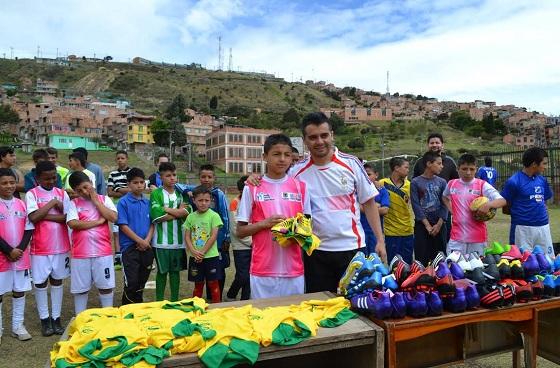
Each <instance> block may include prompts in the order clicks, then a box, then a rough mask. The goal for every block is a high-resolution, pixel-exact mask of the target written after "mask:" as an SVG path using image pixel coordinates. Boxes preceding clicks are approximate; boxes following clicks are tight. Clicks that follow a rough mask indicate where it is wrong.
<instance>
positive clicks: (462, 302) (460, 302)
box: [443, 288, 467, 313]
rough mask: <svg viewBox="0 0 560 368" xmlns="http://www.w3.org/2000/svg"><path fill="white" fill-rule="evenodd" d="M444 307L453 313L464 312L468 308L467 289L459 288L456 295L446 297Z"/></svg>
mask: <svg viewBox="0 0 560 368" xmlns="http://www.w3.org/2000/svg"><path fill="white" fill-rule="evenodd" d="M443 305H444V307H445V309H446V310H447V311H449V312H453V313H462V312H464V311H465V310H466V309H467V299H466V298H465V289H463V288H457V290H456V291H455V296H453V297H451V298H445V299H444V304H443Z"/></svg>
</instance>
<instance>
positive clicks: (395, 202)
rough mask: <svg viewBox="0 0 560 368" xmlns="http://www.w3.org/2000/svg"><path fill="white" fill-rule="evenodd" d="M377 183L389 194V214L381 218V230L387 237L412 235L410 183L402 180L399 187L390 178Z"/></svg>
mask: <svg viewBox="0 0 560 368" xmlns="http://www.w3.org/2000/svg"><path fill="white" fill-rule="evenodd" d="M379 182H380V183H381V184H382V185H383V186H384V187H385V189H387V191H388V192H389V212H387V214H386V215H385V217H384V218H383V230H384V232H385V235H388V236H407V235H412V234H413V233H414V227H413V225H412V211H411V205H410V181H409V180H408V179H406V178H405V179H404V184H403V185H401V186H398V185H396V184H395V183H393V181H392V180H391V178H384V179H381V180H379Z"/></svg>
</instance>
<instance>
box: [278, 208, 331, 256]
mask: <svg viewBox="0 0 560 368" xmlns="http://www.w3.org/2000/svg"><path fill="white" fill-rule="evenodd" d="M270 230H271V231H272V235H273V236H274V239H275V240H276V241H277V242H278V244H279V245H281V246H283V247H287V246H289V245H291V244H293V241H294V240H295V241H296V242H297V243H298V244H299V246H300V247H301V248H302V249H303V250H304V251H305V253H307V255H308V256H310V255H311V253H313V251H314V250H315V249H317V248H319V245H320V244H321V240H319V238H318V237H317V236H315V235H314V234H313V233H312V229H311V219H309V218H307V217H306V216H305V215H303V214H301V213H298V214H297V215H296V216H295V217H290V218H287V219H285V220H284V221H282V222H280V223H278V224H276V225H274V226H273V227H272V228H271V229H270Z"/></svg>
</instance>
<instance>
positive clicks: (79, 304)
mask: <svg viewBox="0 0 560 368" xmlns="http://www.w3.org/2000/svg"><path fill="white" fill-rule="evenodd" d="M88 294H89V293H83V294H74V313H75V314H76V315H78V314H80V312H83V311H85V310H86V309H87V302H88Z"/></svg>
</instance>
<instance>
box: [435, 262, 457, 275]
mask: <svg viewBox="0 0 560 368" xmlns="http://www.w3.org/2000/svg"><path fill="white" fill-rule="evenodd" d="M447 275H451V271H449V267H447V264H446V263H445V262H440V263H439V264H438V265H437V267H436V278H439V279H441V278H443V277H445V276H447ZM451 276H453V275H451Z"/></svg>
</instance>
